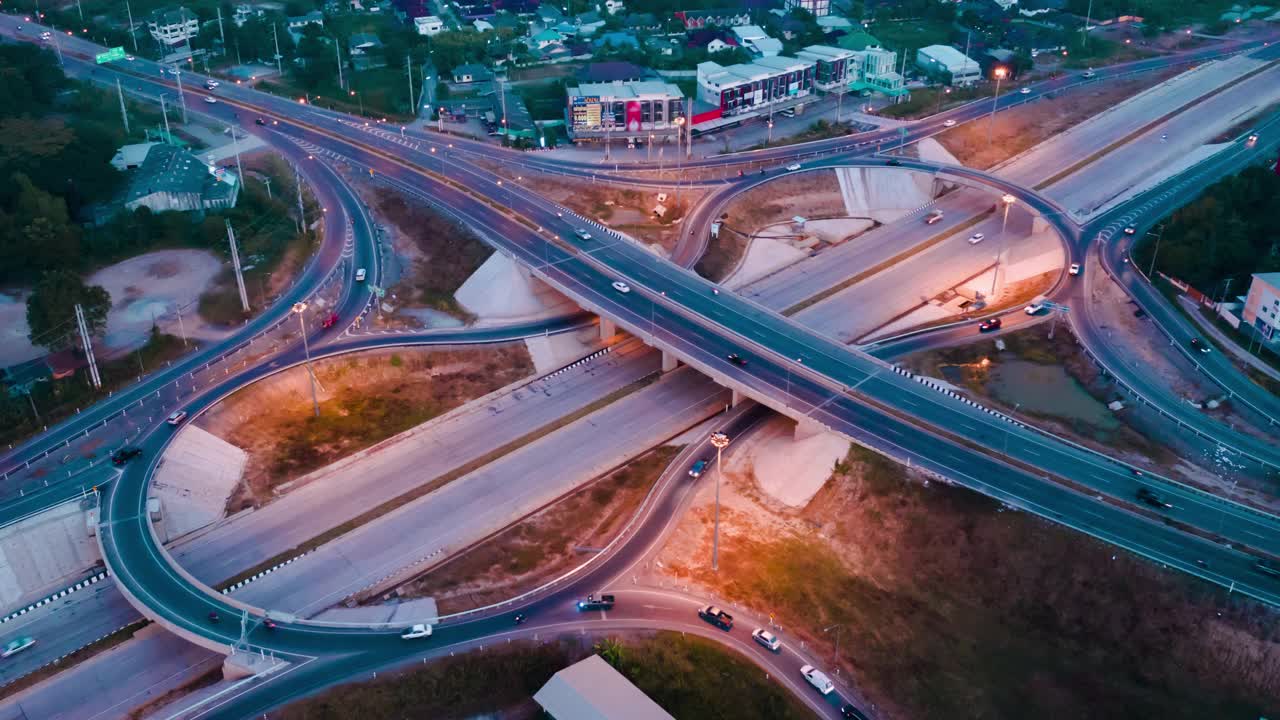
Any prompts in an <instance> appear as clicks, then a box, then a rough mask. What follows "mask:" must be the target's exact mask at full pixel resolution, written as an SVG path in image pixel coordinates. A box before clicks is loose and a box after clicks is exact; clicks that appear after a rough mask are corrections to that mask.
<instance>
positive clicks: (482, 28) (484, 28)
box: [471, 18, 493, 32]
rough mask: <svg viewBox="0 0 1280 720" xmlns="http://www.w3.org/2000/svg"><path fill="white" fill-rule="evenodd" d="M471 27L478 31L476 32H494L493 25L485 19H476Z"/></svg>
mask: <svg viewBox="0 0 1280 720" xmlns="http://www.w3.org/2000/svg"><path fill="white" fill-rule="evenodd" d="M471 26H472V27H474V28H475V29H476V32H493V23H491V22H489V21H488V20H485V19H484V18H476V19H475V20H472V21H471Z"/></svg>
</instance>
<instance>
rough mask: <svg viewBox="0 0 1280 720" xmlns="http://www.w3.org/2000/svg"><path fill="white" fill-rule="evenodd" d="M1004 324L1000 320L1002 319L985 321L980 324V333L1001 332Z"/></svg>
mask: <svg viewBox="0 0 1280 720" xmlns="http://www.w3.org/2000/svg"><path fill="white" fill-rule="evenodd" d="M1003 324H1004V323H1003V322H1002V321H1001V320H1000V318H990V319H988V320H983V321H982V322H980V323H978V332H992V331H994V330H999V329H1000V326H1001V325H1003Z"/></svg>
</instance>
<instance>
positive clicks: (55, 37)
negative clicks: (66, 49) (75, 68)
mask: <svg viewBox="0 0 1280 720" xmlns="http://www.w3.org/2000/svg"><path fill="white" fill-rule="evenodd" d="M49 27H53V25H52V24H50V25H49ZM50 37H51V38H53V49H54V51H55V52H57V53H58V65H59V66H63V62H62V45H60V44H59V43H58V29H57V28H54V29H53V32H52V33H50Z"/></svg>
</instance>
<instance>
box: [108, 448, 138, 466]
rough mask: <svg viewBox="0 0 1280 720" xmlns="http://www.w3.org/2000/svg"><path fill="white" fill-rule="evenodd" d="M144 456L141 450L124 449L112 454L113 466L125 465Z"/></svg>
mask: <svg viewBox="0 0 1280 720" xmlns="http://www.w3.org/2000/svg"><path fill="white" fill-rule="evenodd" d="M141 454H142V449H141V448H136V447H122V448H120V449H119V450H117V451H115V452H114V453H112V454H111V464H112V465H123V464H125V463H127V462H129V461H130V460H132V459H134V458H136V457H138V456H139V455H141Z"/></svg>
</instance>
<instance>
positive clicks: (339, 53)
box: [333, 35, 347, 90]
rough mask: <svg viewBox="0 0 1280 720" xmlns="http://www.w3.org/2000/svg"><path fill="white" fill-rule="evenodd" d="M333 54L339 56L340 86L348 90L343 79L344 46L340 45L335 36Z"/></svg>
mask: <svg viewBox="0 0 1280 720" xmlns="http://www.w3.org/2000/svg"><path fill="white" fill-rule="evenodd" d="M333 54H334V55H336V56H337V57H338V87H339V88H341V89H343V90H346V89H347V85H346V83H344V82H343V81H342V48H340V47H338V37H337V36H336V35H335V36H334V38H333Z"/></svg>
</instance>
